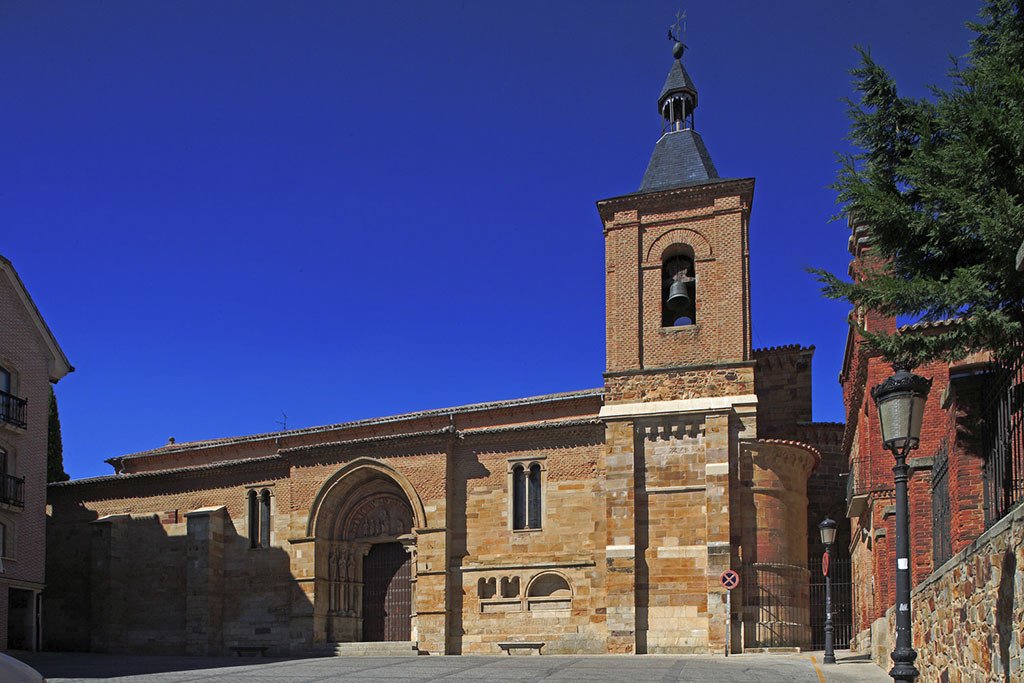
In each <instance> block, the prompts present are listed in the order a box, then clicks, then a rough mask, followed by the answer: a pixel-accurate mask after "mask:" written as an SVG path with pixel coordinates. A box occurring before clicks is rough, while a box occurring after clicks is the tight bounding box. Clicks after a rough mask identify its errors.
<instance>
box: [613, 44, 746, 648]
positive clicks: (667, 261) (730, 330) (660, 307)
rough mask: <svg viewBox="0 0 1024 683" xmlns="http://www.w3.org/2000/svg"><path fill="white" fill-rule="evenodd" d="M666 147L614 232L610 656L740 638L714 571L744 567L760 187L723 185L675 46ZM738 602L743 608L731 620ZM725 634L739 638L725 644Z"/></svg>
mask: <svg viewBox="0 0 1024 683" xmlns="http://www.w3.org/2000/svg"><path fill="white" fill-rule="evenodd" d="M673 56H674V57H675V59H674V61H673V62H672V65H671V68H670V69H669V73H668V78H667V79H666V80H665V85H664V87H663V88H662V90H661V94H660V95H659V96H658V100H657V105H658V115H659V117H660V118H661V137H660V138H659V139H658V141H657V143H656V144H655V146H654V152H653V153H652V154H651V159H650V162H649V163H648V165H647V170H646V172H645V173H644V175H643V180H642V181H641V183H640V188H639V189H638V190H637V191H636V192H631V193H629V194H625V195H621V196H618V197H613V198H611V199H605V200H602V201H599V202H598V203H597V208H598V211H599V213H600V215H601V220H602V223H603V226H604V238H605V266H606V273H605V287H606V306H607V308H606V347H607V368H606V372H605V405H604V407H603V408H602V410H601V418H602V420H603V421H604V422H605V425H606V430H605V435H606V445H605V461H604V463H603V465H604V468H603V472H604V477H605V505H606V514H605V525H606V529H607V546H606V549H605V552H606V556H605V565H606V574H605V582H606V586H607V591H608V612H607V615H608V616H607V619H608V633H609V639H608V650H609V651H610V652H636V653H645V652H646V653H659V652H660V653H681V654H684V653H705V654H706V653H717V654H722V653H724V652H725V649H726V643H727V642H731V643H732V644H733V651H737V650H736V647H737V646H736V643H739V642H742V637H741V634H740V630H739V627H738V624H739V623H740V622H741V620H742V617H741V616H740V617H739V618H735V619H733V620H730V619H729V618H728V617H729V615H728V613H727V609H726V604H727V601H726V599H725V597H726V595H725V589H724V588H723V587H722V586H721V585H720V584H719V583H718V577H719V576H720V575H721V573H722V572H723V571H725V570H728V569H737V570H738V569H740V567H741V566H742V560H741V558H740V551H739V547H740V545H741V541H742V527H741V519H740V518H741V515H740V514H739V513H738V512H734V511H738V510H739V509H740V508H741V507H742V504H741V502H740V496H742V495H744V494H743V493H742V491H741V488H742V487H740V486H739V484H738V482H739V478H740V477H739V473H738V472H739V465H738V463H739V457H740V456H739V454H740V444H741V443H743V442H749V441H751V440H752V439H754V437H755V436H756V410H757V397H756V396H755V395H754V360H753V358H752V353H751V343H750V339H751V332H750V263H749V243H748V239H747V236H748V226H749V222H750V207H751V202H752V200H753V192H754V179H753V178H722V177H720V176H719V174H718V171H717V169H716V168H715V165H714V163H713V162H712V160H711V155H710V153H709V152H708V150H707V147H706V146H705V145H704V141H703V140H702V139H701V136H700V135H699V134H698V133H697V131H696V129H695V127H694V125H695V124H694V112H695V110H696V109H697V99H698V98H697V88H696V86H695V85H694V82H693V80H692V79H691V78H690V75H689V74H688V73H687V71H686V68H685V67H684V65H683V61H682V57H683V47H682V45H681V44H678V43H677V44H676V46H675V49H674V51H673ZM741 610H742V608H741V605H737V604H736V602H733V613H734V616H735V615H737V614H741ZM727 624H732V637H731V639H727V638H726V629H727V626H726V625H727Z"/></svg>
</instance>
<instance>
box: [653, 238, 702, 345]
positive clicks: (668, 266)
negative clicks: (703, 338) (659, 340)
mask: <svg viewBox="0 0 1024 683" xmlns="http://www.w3.org/2000/svg"><path fill="white" fill-rule="evenodd" d="M680 246H681V245H680ZM695 274H696V271H695V270H694V265H693V254H692V252H690V251H689V250H686V249H685V248H683V249H679V250H674V251H673V252H672V253H670V254H667V255H666V256H665V259H664V260H663V261H662V264H661V326H662V327H676V326H679V325H695V324H696V323H697V279H696V277H695Z"/></svg>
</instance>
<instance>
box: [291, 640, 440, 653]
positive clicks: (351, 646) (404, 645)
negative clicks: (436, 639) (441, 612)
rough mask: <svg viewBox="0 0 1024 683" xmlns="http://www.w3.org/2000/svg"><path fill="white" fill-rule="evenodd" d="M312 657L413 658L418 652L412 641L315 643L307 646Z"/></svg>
mask: <svg viewBox="0 0 1024 683" xmlns="http://www.w3.org/2000/svg"><path fill="white" fill-rule="evenodd" d="M309 653H310V654H311V655H312V656H314V657H415V656H416V655H421V654H426V653H425V652H420V651H419V649H417V647H416V643H415V642H414V641H411V640H409V641H385V642H374V643H315V644H312V645H310V646H309Z"/></svg>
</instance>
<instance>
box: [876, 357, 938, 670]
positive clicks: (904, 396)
mask: <svg viewBox="0 0 1024 683" xmlns="http://www.w3.org/2000/svg"><path fill="white" fill-rule="evenodd" d="M892 368H893V370H895V373H894V374H893V375H891V376H890V377H889V379H887V380H885V381H884V382H882V383H881V384H879V385H877V386H875V387H873V388H872V389H871V398H873V399H874V400H875V405H876V406H877V407H878V422H879V424H880V425H881V428H882V443H883V444H884V445H885V447H886V448H887V449H888V450H889V451H890V452H892V454H893V456H894V457H895V458H896V465H895V467H893V468H892V471H893V475H894V477H893V478H894V479H895V483H896V543H895V546H896V647H895V648H894V649H893V651H892V661H893V662H894V664H893V667H892V669H891V670H890V671H889V675H890V676H892V679H893V680H894V681H904V682H905V683H913V682H914V679H916V678H917V676H918V671H917V668H915V667H914V660H915V659H917V652H915V651H914V647H913V641H912V639H911V637H910V509H909V506H908V504H907V479H908V467H907V453H909V452H910V450H911V449H914V448H917V446H918V443H919V442H920V439H921V421H922V419H923V417H924V404H925V401H927V400H928V390H929V389H931V386H932V381H931V380H930V379H926V378H924V377H921V376H920V375H915V374H912V373H911V372H910V369H909V367H908V366H906V365H903V364H900V363H894V364H893V366H892Z"/></svg>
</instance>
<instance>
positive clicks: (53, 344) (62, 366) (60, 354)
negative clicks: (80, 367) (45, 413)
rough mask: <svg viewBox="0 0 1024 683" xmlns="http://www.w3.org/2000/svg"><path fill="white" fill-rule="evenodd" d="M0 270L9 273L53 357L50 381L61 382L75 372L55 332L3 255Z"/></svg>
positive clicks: (0, 260)
mask: <svg viewBox="0 0 1024 683" xmlns="http://www.w3.org/2000/svg"><path fill="white" fill-rule="evenodd" d="M0 270H3V271H4V272H6V273H7V276H8V277H9V278H10V280H11V284H13V285H14V289H15V291H16V292H17V293H18V298H20V299H21V303H22V305H23V306H24V307H25V310H27V311H28V312H29V315H30V316H31V318H32V322H33V323H34V324H35V326H36V329H37V331H38V332H39V335H40V336H41V337H42V338H43V341H44V342H45V343H46V345H47V347H48V348H49V351H50V354H51V355H52V356H53V365H52V367H51V368H50V373H49V374H50V377H49V379H50V381H51V382H58V381H60V379H61V378H62V377H64V376H65V375H67V374H68V373H69V372H74V371H75V368H74V366H73V365H71V363H69V362H68V358H67V356H65V355H64V351H63V350H61V348H60V344H58V343H57V338H56V337H54V336H53V332H52V331H51V330H50V327H49V325H47V324H46V320H45V319H44V318H43V314H42V313H40V312H39V308H38V307H37V306H36V303H35V301H33V300H32V295H31V294H29V293H28V288H27V287H25V283H24V282H22V281H21V277H19V276H18V271H17V270H15V269H14V264H12V263H11V262H10V261H9V260H7V259H6V258H5V257H4V256H2V255H0Z"/></svg>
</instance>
